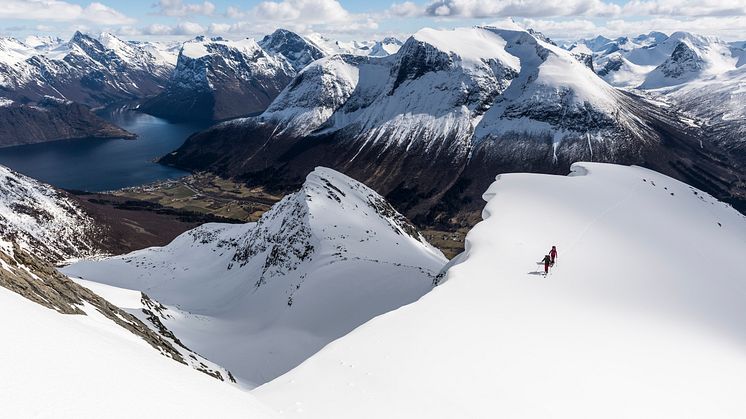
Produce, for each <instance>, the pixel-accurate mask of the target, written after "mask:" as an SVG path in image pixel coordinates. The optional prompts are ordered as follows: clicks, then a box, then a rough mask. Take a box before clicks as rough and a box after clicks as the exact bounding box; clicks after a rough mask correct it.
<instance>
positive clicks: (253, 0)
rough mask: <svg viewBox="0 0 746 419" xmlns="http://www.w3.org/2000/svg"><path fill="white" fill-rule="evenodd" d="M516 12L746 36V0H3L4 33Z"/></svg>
mask: <svg viewBox="0 0 746 419" xmlns="http://www.w3.org/2000/svg"><path fill="white" fill-rule="evenodd" d="M509 18H510V19H513V20H515V21H516V22H518V23H519V24H521V25H523V26H525V27H531V28H533V29H536V30H539V31H541V32H543V33H544V34H545V35H547V36H549V37H551V38H553V39H557V40H573V39H578V38H588V37H593V36H596V35H604V36H607V37H616V36H630V35H632V36H634V35H638V34H640V33H647V32H650V31H652V30H657V31H662V32H666V33H671V32H675V31H679V30H683V31H689V32H695V33H699V34H702V35H711V36H718V37H720V38H723V39H725V40H746V0H412V1H409V0H401V1H380V0H264V1H262V0H210V1H207V0H97V1H90V0H0V35H2V36H14V37H18V38H23V37H25V36H28V35H31V34H37V35H52V36H60V37H62V38H67V37H69V36H70V35H72V34H73V33H74V32H75V31H76V30H81V31H83V32H89V33H99V32H103V31H106V32H112V33H114V34H116V35H118V36H120V37H122V38H125V39H150V40H169V39H172V40H182V39H187V38H191V37H194V36H196V35H208V36H223V37H226V38H229V39H239V38H244V37H261V36H263V35H264V34H267V33H270V32H272V31H273V30H274V29H277V28H280V27H282V28H286V29H290V30H293V31H296V32H299V33H309V32H317V33H321V34H323V35H326V36H328V37H330V38H334V39H340V40H351V39H356V40H367V39H377V38H380V37H383V36H397V37H399V38H402V39H405V38H406V37H408V36H409V35H411V34H412V33H414V32H416V31H417V30H419V29H421V28H423V27H437V28H451V27H458V26H474V25H483V24H493V23H495V22H499V21H502V20H505V19H509Z"/></svg>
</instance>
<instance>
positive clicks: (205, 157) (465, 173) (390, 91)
mask: <svg viewBox="0 0 746 419" xmlns="http://www.w3.org/2000/svg"><path fill="white" fill-rule="evenodd" d="M543 39H544V38H543V37H542V36H541V35H539V34H536V33H534V34H532V33H530V32H528V31H526V30H523V29H521V28H518V27H508V28H494V27H477V28H462V29H456V30H450V31H448V30H434V29H423V30H421V31H419V32H418V33H417V34H415V35H414V36H413V37H411V38H410V39H408V40H407V42H405V44H404V45H403V46H402V47H401V49H400V50H399V51H398V52H397V54H395V55H392V56H388V57H383V58H375V57H360V56H350V55H341V56H340V55H338V56H331V57H328V58H325V59H322V60H319V61H316V62H314V63H313V64H311V65H309V66H308V67H306V68H305V69H304V70H303V71H302V72H301V73H300V74H299V75H298V76H297V77H296V78H295V79H294V80H293V82H292V83H291V84H290V85H289V86H288V87H287V88H286V89H285V90H284V91H283V92H282V93H281V94H280V95H279V96H278V97H277V98H276V99H275V101H274V102H273V103H272V104H271V105H270V106H269V108H268V109H267V111H265V112H264V113H263V114H262V115H260V116H258V117H254V118H246V119H241V120H236V121H231V122H227V123H224V124H221V125H218V126H215V127H213V128H211V129H209V130H208V131H205V132H203V133H201V134H198V135H195V136H193V137H192V138H190V139H189V140H188V141H187V142H186V143H185V144H184V146H182V147H181V148H180V149H179V150H178V151H177V152H175V153H172V154H171V155H168V156H166V157H164V158H163V161H164V162H165V163H168V164H174V165H177V166H180V167H186V168H190V169H198V170H205V169H206V170H213V171H216V172H218V173H221V174H223V175H228V176H239V177H242V178H246V179H250V180H251V181H253V182H257V183H263V184H269V185H272V186H278V187H288V186H290V187H292V186H294V185H298V184H300V183H301V182H302V179H303V177H304V176H305V174H306V173H308V172H309V171H310V170H312V168H313V167H314V166H315V165H317V164H324V165H328V166H330V167H333V168H335V169H338V170H341V171H343V172H345V173H348V174H350V175H352V176H354V177H356V178H358V179H360V180H362V181H363V182H365V183H366V184H369V185H371V186H372V187H374V188H376V189H377V190H379V191H380V192H382V193H383V194H384V195H385V196H387V197H388V198H389V199H390V200H391V201H392V203H394V204H395V205H397V207H398V208H400V209H402V210H403V211H406V214H407V215H408V216H410V217H417V216H420V217H428V218H426V219H424V221H427V222H433V221H443V222H448V223H451V222H452V221H450V217H451V216H453V215H454V213H457V212H463V211H473V213H474V214H475V213H476V211H478V208H477V202H476V200H475V197H478V196H479V195H480V194H481V192H482V191H483V190H484V189H485V188H486V186H487V183H488V182H487V181H486V179H488V178H489V177H490V176H491V174H494V173H497V172H501V171H505V170H531V171H543V172H550V173H557V172H562V171H566V170H567V169H568V168H569V165H570V164H571V163H572V162H574V161H577V160H583V159H585V160H591V159H592V160H598V161H610V162H621V163H645V164H647V165H649V166H651V167H656V168H659V169H660V170H663V171H664V172H666V173H671V174H673V175H677V176H680V177H684V175H682V174H681V173H679V172H677V171H676V170H679V169H675V170H672V166H671V165H670V164H669V162H674V163H673V164H675V165H684V166H686V167H685V168H683V169H680V170H681V171H685V170H686V169H688V168H689V167H690V165H691V164H692V163H693V162H694V161H697V165H698V169H702V170H704V171H707V172H708V173H714V176H715V177H719V178H728V176H731V177H732V174H729V173H728V169H726V168H724V166H722V165H720V164H719V163H717V162H713V161H715V160H717V157H716V156H714V152H712V153H711V150H710V145H709V144H705V145H703V147H704V150H702V151H701V152H699V151H697V152H696V153H694V152H692V151H691V150H692V149H693V148H695V147H696V148H699V147H700V143H699V141H698V140H697V139H696V138H695V137H694V134H692V131H694V130H695V129H696V128H694V127H691V126H689V125H686V124H684V123H682V122H680V121H679V119H680V118H679V116H677V115H675V114H672V113H670V112H669V110H667V109H666V108H663V107H660V106H657V105H655V104H653V103H652V102H649V101H647V100H644V99H642V98H640V97H636V96H633V95H630V94H628V93H625V92H623V91H620V90H617V89H615V88H613V87H612V86H610V85H609V84H607V83H606V82H604V81H603V80H602V79H601V78H599V77H598V76H597V75H596V74H595V73H594V72H593V70H592V69H591V68H589V67H588V66H587V65H585V64H584V63H582V62H580V61H579V60H578V59H577V58H576V57H575V56H574V55H573V53H572V52H568V51H566V50H564V49H561V48H560V47H557V46H556V45H554V44H552V43H549V42H546V41H544V40H543ZM423 179H427V181H426V182H423V181H422V180H423ZM729 179H730V178H729ZM466 208H468V210H467V209H466ZM441 216H442V217H443V218H442V219H436V218H434V217H441Z"/></svg>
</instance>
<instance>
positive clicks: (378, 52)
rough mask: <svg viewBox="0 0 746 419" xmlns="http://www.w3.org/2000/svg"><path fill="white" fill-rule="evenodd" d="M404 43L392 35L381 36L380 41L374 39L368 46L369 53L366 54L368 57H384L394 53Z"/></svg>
mask: <svg viewBox="0 0 746 419" xmlns="http://www.w3.org/2000/svg"><path fill="white" fill-rule="evenodd" d="M402 45H404V43H403V42H402V41H400V40H398V39H396V38H394V37H392V36H389V37H386V38H383V40H381V41H376V43H375V44H373V46H372V47H371V48H370V53H369V54H367V55H368V56H370V57H386V56H388V55H393V54H396V53H397V52H398V51H399V49H400V48H401V47H402Z"/></svg>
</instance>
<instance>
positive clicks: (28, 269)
mask: <svg viewBox="0 0 746 419" xmlns="http://www.w3.org/2000/svg"><path fill="white" fill-rule="evenodd" d="M105 229H106V227H105V226H102V225H98V224H97V223H96V220H94V219H93V218H91V217H90V216H89V215H88V214H87V213H86V212H85V211H84V210H83V209H82V208H81V207H80V206H79V204H78V203H77V202H76V201H75V200H74V199H73V198H71V197H70V196H68V195H66V194H65V193H63V192H60V191H58V190H55V189H54V188H52V187H51V186H49V185H46V184H43V183H40V182H37V181H35V180H33V179H30V178H28V177H25V176H23V175H20V174H18V173H15V172H13V171H11V170H9V169H7V168H4V167H2V166H0V287H4V288H6V289H8V290H11V291H14V292H16V293H17V294H19V295H21V296H23V297H24V298H26V299H27V300H28V304H29V305H31V304H38V305H40V306H44V307H46V308H48V309H53V310H55V311H58V312H59V313H61V314H74V315H89V316H93V317H103V318H108V319H109V321H107V322H106V325H107V327H109V328H112V329H122V330H125V331H126V333H132V334H133V336H139V338H141V339H142V340H143V341H144V342H146V343H147V344H150V345H151V346H152V347H153V348H154V349H155V351H154V353H162V354H163V355H165V356H167V357H168V358H171V359H173V360H176V361H178V362H180V363H182V364H186V365H190V366H192V367H193V368H194V369H196V370H199V371H201V372H204V373H206V374H208V375H211V376H213V377H215V378H218V379H220V380H223V381H231V378H232V377H231V375H230V373H229V372H228V371H226V370H225V369H223V368H221V367H218V366H217V365H215V364H212V363H210V362H209V361H207V360H205V359H204V358H202V357H201V356H200V355H198V354H196V353H194V352H193V351H191V350H190V349H189V348H188V347H186V346H185V345H183V344H182V343H181V342H180V341H179V340H178V338H176V337H175V336H174V335H173V334H172V332H171V331H169V330H168V328H167V327H165V326H164V325H163V324H162V323H160V321H159V318H161V317H165V316H169V315H170V313H169V312H168V311H167V310H164V309H162V307H161V306H160V304H159V303H158V302H157V301H154V300H152V299H150V298H149V297H148V296H146V295H144V294H140V293H139V292H138V293H137V294H136V295H134V296H130V297H132V298H131V299H130V300H131V301H137V302H138V303H139V305H133V304H132V303H131V301H126V308H129V309H130V310H129V311H127V312H124V311H121V310H120V307H121V306H120V307H116V306H114V305H112V301H107V300H105V299H104V298H102V297H101V296H100V295H97V294H94V293H92V292H90V291H89V290H88V289H86V288H83V287H81V286H79V285H77V284H75V283H73V282H71V281H70V280H69V279H68V278H67V277H65V276H63V275H61V274H60V273H59V272H57V271H56V270H55V269H54V267H53V266H54V264H59V263H64V262H66V261H69V260H71V259H79V258H84V257H93V256H100V255H101V254H102V253H103V251H102V250H101V245H100V242H102V241H105V240H104V239H103V237H104V236H105V235H106V233H107V232H106V230H105ZM84 285H85V286H87V284H84ZM114 296H115V297H118V294H115V295H114ZM107 297H108V296H107ZM113 303H115V304H117V305H119V301H115V302H113ZM5 315H6V314H3V316H5ZM0 317H2V316H0ZM139 338H138V339H139ZM168 362H173V361H170V360H169V361H168Z"/></svg>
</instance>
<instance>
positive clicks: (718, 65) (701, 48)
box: [640, 32, 742, 89]
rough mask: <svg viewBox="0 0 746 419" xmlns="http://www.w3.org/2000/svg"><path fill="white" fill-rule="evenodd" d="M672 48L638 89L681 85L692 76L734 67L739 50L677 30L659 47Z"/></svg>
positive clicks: (707, 75) (709, 73)
mask: <svg viewBox="0 0 746 419" xmlns="http://www.w3.org/2000/svg"><path fill="white" fill-rule="evenodd" d="M671 46H673V50H672V51H671V53H670V55H669V56H668V57H667V58H666V59H665V61H663V62H662V63H660V64H659V65H658V66H657V67H656V68H655V69H654V70H653V71H651V72H650V73H649V74H648V75H647V76H646V77H645V81H644V82H643V83H642V84H641V85H640V88H641V89H656V88H661V87H668V86H673V85H678V84H683V83H686V82H689V81H692V80H695V79H707V78H709V77H713V76H716V75H718V74H722V73H724V72H727V71H730V70H733V69H735V68H736V66H737V64H738V62H739V59H740V58H741V57H740V52H742V51H740V50H737V49H734V48H732V47H731V46H729V45H728V44H727V43H725V42H724V41H721V40H719V39H717V38H711V37H704V36H699V35H693V34H690V33H687V32H677V33H674V34H672V35H671V37H670V38H668V39H667V40H666V42H665V43H664V45H661V48H662V49H664V51H667V50H668V49H670V47H671Z"/></svg>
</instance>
